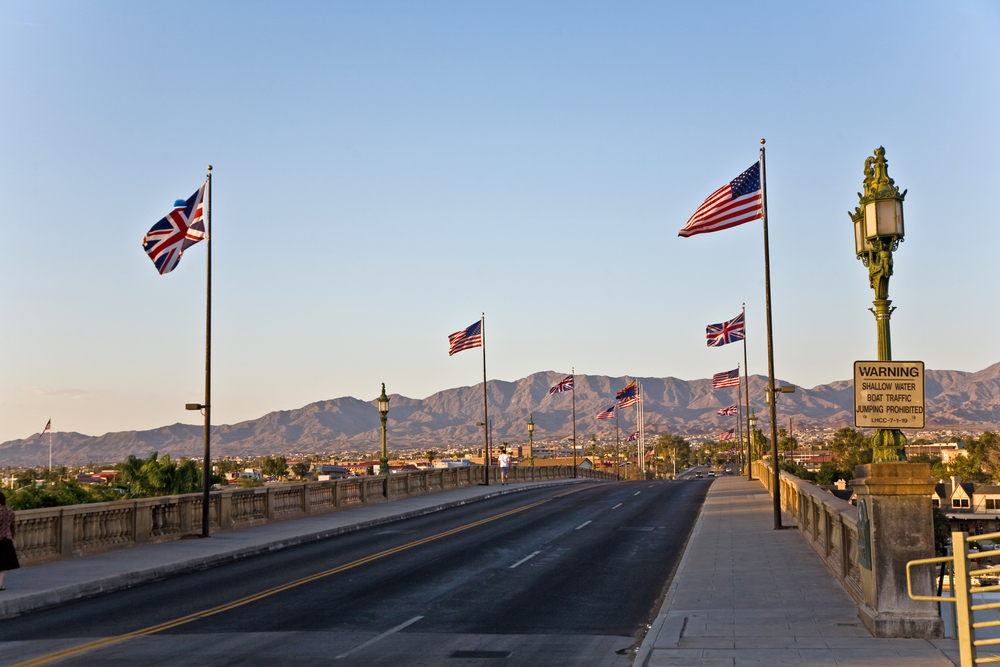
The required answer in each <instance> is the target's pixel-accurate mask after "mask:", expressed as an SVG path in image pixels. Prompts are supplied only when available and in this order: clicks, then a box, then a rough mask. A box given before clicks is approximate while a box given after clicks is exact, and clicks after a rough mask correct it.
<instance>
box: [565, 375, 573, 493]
mask: <svg viewBox="0 0 1000 667" xmlns="http://www.w3.org/2000/svg"><path fill="white" fill-rule="evenodd" d="M563 368H565V366H563ZM570 375H572V376H573V478H574V479H576V366H572V367H571V368H570Z"/></svg>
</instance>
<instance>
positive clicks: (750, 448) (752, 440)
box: [747, 412, 757, 479]
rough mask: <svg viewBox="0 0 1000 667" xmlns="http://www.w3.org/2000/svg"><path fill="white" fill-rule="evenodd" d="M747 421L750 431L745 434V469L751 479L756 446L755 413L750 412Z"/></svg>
mask: <svg viewBox="0 0 1000 667" xmlns="http://www.w3.org/2000/svg"><path fill="white" fill-rule="evenodd" d="M747 422H749V424H750V433H749V434H747V470H748V474H749V477H750V479H753V455H754V450H755V449H756V448H757V413H756V412H751V413H750V417H749V418H748V419H747Z"/></svg>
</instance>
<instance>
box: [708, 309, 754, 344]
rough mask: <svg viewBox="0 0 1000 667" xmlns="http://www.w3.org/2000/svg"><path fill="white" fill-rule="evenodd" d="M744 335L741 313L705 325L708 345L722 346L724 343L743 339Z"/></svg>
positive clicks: (744, 329)
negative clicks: (722, 320)
mask: <svg viewBox="0 0 1000 667" xmlns="http://www.w3.org/2000/svg"><path fill="white" fill-rule="evenodd" d="M745 335H746V328H745V327H744V326H743V313H740V315H739V317H736V318H733V319H731V320H729V321H728V322H722V323H721V324H709V325H708V326H707V327H705V337H706V338H707V339H708V346H709V347H722V346H723V345H725V344H726V343H735V342H736V341H738V340H743V337H744V336H745Z"/></svg>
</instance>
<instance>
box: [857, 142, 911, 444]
mask: <svg viewBox="0 0 1000 667" xmlns="http://www.w3.org/2000/svg"><path fill="white" fill-rule="evenodd" d="M888 168H889V164H888V162H886V159H885V149H884V148H883V147H881V146H879V147H878V148H876V149H875V156H874V157H868V158H865V180H864V188H865V192H864V194H861V193H860V192H859V193H858V199H859V200H860V203H861V205H860V206H856V207H855V208H854V213H849V215H850V216H851V221H852V222H853V223H854V252H855V254H856V255H857V257H858V259H860V260H861V261H862V262H864V265H865V267H867V268H868V281H869V283H870V284H871V288H872V289H873V290H875V300H874V301H873V302H872V303H873V304H874V306H875V307H874V308H869V310H871V312H872V314H874V315H875V324H876V327H877V329H878V360H879V361H892V341H891V338H890V337H889V317H890V316H891V315H892V311H894V310H896V309H895V308H890V307H889V306H890V304H892V301H890V300H889V277H890V276H891V275H892V253H893V251H895V250H896V248H898V247H899V244H900V243H901V242H902V241H903V199H904V198H905V197H906V190H903V193H902V194H900V192H899V188H898V187H896V184H895V183H894V182H893V180H892V179H891V178H889V174H888ZM905 445H906V437H905V436H904V435H903V432H902V431H900V430H899V429H881V428H880V429H878V430H877V431H875V435H874V436H872V450H873V451H872V461H874V462H875V463H879V462H882V461H905V460H906V451H905V449H903V448H904V447H905Z"/></svg>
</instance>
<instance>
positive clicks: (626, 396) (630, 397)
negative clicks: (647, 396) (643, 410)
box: [615, 380, 639, 408]
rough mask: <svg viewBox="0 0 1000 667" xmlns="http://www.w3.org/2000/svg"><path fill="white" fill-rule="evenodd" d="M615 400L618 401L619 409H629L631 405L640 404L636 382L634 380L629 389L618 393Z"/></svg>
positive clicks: (626, 388)
mask: <svg viewBox="0 0 1000 667" xmlns="http://www.w3.org/2000/svg"><path fill="white" fill-rule="evenodd" d="M615 398H617V399H618V407H619V408H627V407H628V406H630V405H633V404H635V403H638V402H639V388H638V387H637V386H636V384H635V380H632V382H631V383H630V384H629V385H628V386H627V387H625V388H624V389H622V390H621V391H620V392H618V394H617V395H616V396H615Z"/></svg>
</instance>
